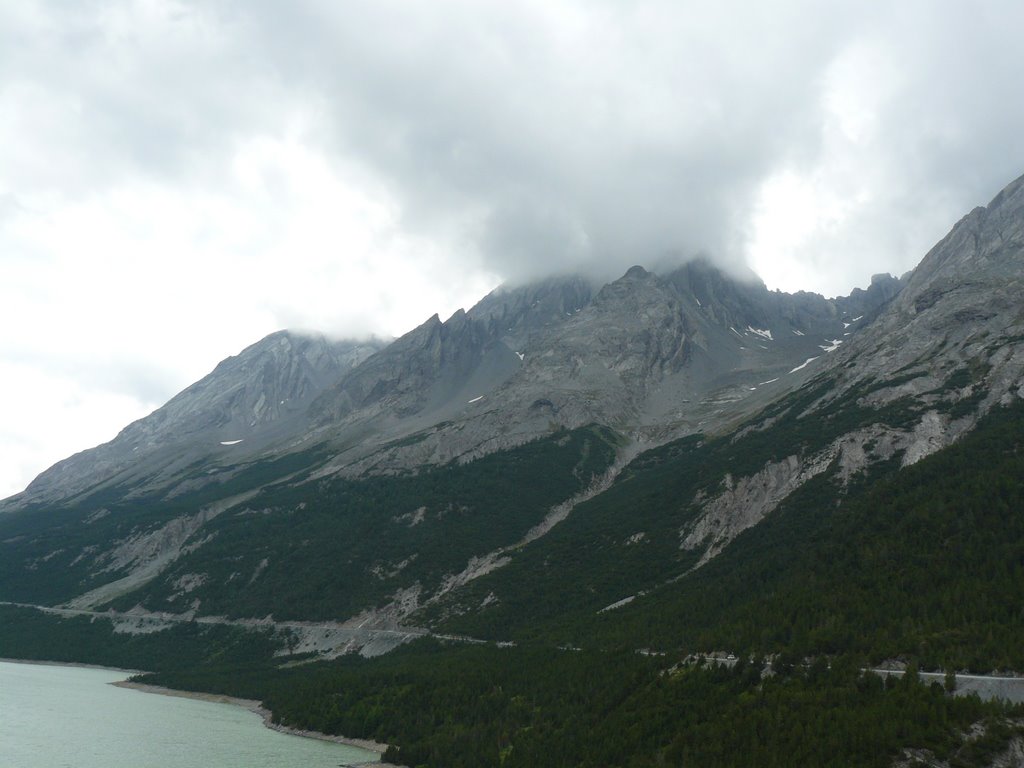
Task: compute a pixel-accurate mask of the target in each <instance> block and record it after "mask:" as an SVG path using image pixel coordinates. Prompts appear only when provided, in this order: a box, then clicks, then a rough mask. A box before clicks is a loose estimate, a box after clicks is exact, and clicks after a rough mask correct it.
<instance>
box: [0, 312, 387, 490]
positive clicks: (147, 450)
mask: <svg viewBox="0 0 1024 768" xmlns="http://www.w3.org/2000/svg"><path fill="white" fill-rule="evenodd" d="M381 346H382V343H381V342H378V341H367V342H363V341H331V340H329V339H327V338H326V337H324V336H322V335H319V334H300V333H293V332H289V331H279V332H277V333H273V334H271V335H270V336H267V337H266V338H265V339H262V340H261V341H258V342H257V343H255V344H253V345H252V346H250V347H247V348H246V349H245V350H243V351H242V352H240V353H239V354H238V355H237V356H234V357H229V358H227V359H226V360H224V361H222V362H221V363H220V364H219V365H217V367H216V368H215V369H214V370H213V371H212V372H211V373H210V374H208V375H207V376H205V377H203V378H202V379H200V380H199V381H197V382H196V383H195V384H192V385H191V386H189V387H188V388H187V389H185V390H183V391H182V392H180V393H179V394H177V395H175V396H174V397H173V398H172V399H171V400H170V401H168V402H167V404H166V405H164V406H162V407H160V408H158V409H157V410H156V411H154V412H153V413H151V414H150V415H149V416H146V417H145V418H142V419H139V420H138V421H136V422H133V423H132V424H130V425H128V426H127V427H125V428H124V429H123V430H122V431H121V432H120V433H119V434H118V435H117V437H115V438H114V439H113V440H112V441H110V442H109V443H105V444H103V445H100V446H98V447H96V448H92V449H90V450H87V451H82V452H81V453H78V454H75V455H74V456H71V457H69V458H67V459H65V460H63V461H61V462H59V463H57V464H55V465H54V466H53V467H51V468H50V469H48V470H46V471H45V472H43V473H42V474H41V475H39V477H37V478H36V479H35V480H34V481H33V482H32V483H31V484H30V485H29V486H28V488H27V489H26V490H25V492H24V493H23V494H20V495H19V496H16V497H13V498H12V499H8V500H7V501H6V502H4V503H3V506H2V507H0V509H3V508H15V507H17V506H18V505H19V504H24V503H27V502H31V503H41V502H50V503H52V502H56V501H58V500H60V499H65V498H68V497H70V496H73V495H74V494H76V493H79V492H80V491H83V490H85V489H87V488H90V487H94V486H96V485H97V484H100V483H103V482H106V481H112V480H114V479H115V478H116V482H118V483H126V482H128V481H129V479H131V480H132V481H133V482H136V483H142V482H143V481H145V480H146V479H147V478H149V481H151V482H162V483H165V484H166V483H173V481H174V478H175V473H177V472H180V471H181V470H182V469H183V468H184V467H186V466H188V465H189V464H191V463H192V462H194V461H196V460H199V459H204V458H209V459H212V460H217V459H226V458H227V457H228V456H229V455H231V454H237V455H241V456H249V455H251V454H252V453H254V452H256V451H258V450H260V449H263V448H265V447H266V446H267V445H268V444H270V443H276V444H279V443H281V442H284V441H288V440H290V439H294V438H295V437H296V436H299V435H301V431H302V429H303V427H302V425H303V424H304V423H305V414H306V409H307V408H308V406H309V404H310V403H311V402H312V400H313V399H314V398H315V397H316V395H317V394H319V393H320V392H321V391H323V390H324V389H325V388H326V387H327V386H329V385H330V384H332V383H333V382H334V381H336V380H337V379H338V377H339V376H341V375H342V374H343V373H344V372H345V371H347V370H349V369H351V368H352V367H354V366H356V365H358V364H359V363H361V362H362V361H363V360H365V359H366V358H367V357H369V356H370V355H371V354H372V353H373V352H375V351H376V350H377V349H379V348H380V347H381ZM228 460H229V461H230V459H228Z"/></svg>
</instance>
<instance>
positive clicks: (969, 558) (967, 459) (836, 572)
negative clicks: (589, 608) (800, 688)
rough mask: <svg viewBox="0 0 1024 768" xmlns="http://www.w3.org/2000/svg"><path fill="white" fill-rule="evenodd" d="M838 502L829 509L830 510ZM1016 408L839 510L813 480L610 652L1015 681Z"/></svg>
mask: <svg viewBox="0 0 1024 768" xmlns="http://www.w3.org/2000/svg"><path fill="white" fill-rule="evenodd" d="M837 500H838V502H839V503H838V506H837ZM1021 510H1024V405H1020V404H1017V405H1014V406H1013V407H1011V408H1005V409H998V410H996V411H994V412H993V413H992V414H991V415H990V416H989V417H988V418H987V419H986V420H985V421H984V422H983V423H982V424H980V425H979V427H978V428H977V429H976V430H975V431H974V432H972V433H971V434H970V435H968V436H967V437H965V438H964V439H963V440H962V441H961V442H959V443H956V444H955V445H953V446H952V447H950V448H947V449H946V450H944V451H941V452H940V453H938V454H935V455H933V456H931V457H929V458H927V459H925V460H923V461H921V462H919V463H917V464H915V465H913V466H912V467H909V468H907V469H904V470H902V471H900V472H899V473H898V474H897V473H890V474H888V475H885V476H883V477H881V478H879V479H877V480H875V481H874V482H867V481H865V482H862V483H861V484H860V485H859V486H857V487H854V488H852V489H850V491H849V493H848V494H847V495H846V496H844V495H842V494H840V493H839V492H838V489H837V488H836V487H835V486H834V485H833V483H832V482H831V481H830V480H829V479H828V478H827V477H823V476H819V477H818V478H816V479H815V480H813V481H811V482H809V483H807V484H806V485H805V486H804V487H803V488H801V489H800V490H799V491H798V492H797V493H795V494H794V495H793V496H791V497H790V498H789V499H787V501H786V502H785V503H784V504H783V505H782V506H781V507H780V508H779V509H778V510H777V511H776V512H775V513H774V514H773V515H772V516H771V517H770V518H768V519H767V520H766V521H765V522H764V523H762V524H761V525H760V526H758V527H757V528H755V529H752V530H750V531H748V532H746V533H745V534H743V535H741V536H740V537H739V538H738V539H737V540H736V541H735V542H734V543H733V545H732V546H731V547H730V548H729V549H728V550H727V551H726V552H725V553H723V554H722V555H720V556H719V557H718V558H716V559H715V560H714V561H712V562H711V563H709V564H708V565H707V566H705V567H704V568H702V569H700V570H699V571H697V572H696V573H694V574H693V575H692V576H691V577H689V578H687V579H684V580H683V581H681V582H679V583H678V584H675V585H671V586H668V587H666V588H664V589H663V590H660V591H659V592H658V593H656V594H655V595H653V596H651V597H648V598H647V599H645V600H644V601H638V602H637V603H635V604H633V605H630V606H627V607H625V608H623V609H620V610H619V611H618V612H616V614H615V615H614V616H608V618H607V619H606V620H604V621H603V622H602V623H603V626H602V627H601V628H599V630H598V631H599V632H603V633H604V636H605V637H606V638H607V639H608V640H612V639H614V638H617V639H624V638H629V639H630V640H631V641H632V642H635V643H639V644H653V645H656V646H659V645H660V646H666V647H672V646H676V645H680V644H682V645H683V646H690V647H703V648H715V647H730V648H750V649H760V650H764V651H777V650H784V649H787V650H791V651H793V652H794V653H796V654H798V655H803V654H806V653H840V652H848V651H856V652H859V653H863V654H865V655H867V656H870V657H872V658H873V659H875V660H880V659H883V658H888V657H892V656H899V655H912V656H916V657H918V658H920V660H921V662H922V664H923V665H924V666H925V667H926V668H929V669H938V668H942V667H944V666H946V665H950V664H951V665H953V666H955V667H957V668H962V667H970V668H972V669H974V670H977V671H988V670H991V669H993V668H1010V669H1024V645H1022V644H1021V643H1020V641H1019V638H1020V637H1021V636H1024V611H1021V609H1020V605H1021V598H1022V596H1024V516H1022V515H1021V514H1020V512H1021Z"/></svg>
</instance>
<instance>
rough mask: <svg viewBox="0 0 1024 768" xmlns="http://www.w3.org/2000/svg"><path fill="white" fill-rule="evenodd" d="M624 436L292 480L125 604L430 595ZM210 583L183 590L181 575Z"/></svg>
mask: <svg viewBox="0 0 1024 768" xmlns="http://www.w3.org/2000/svg"><path fill="white" fill-rule="evenodd" d="M614 439H615V436H614V435H613V433H611V432H610V431H608V430H604V429H600V428H596V427H592V428H586V429H579V430H575V431H573V432H559V433H556V434H554V435H553V436H551V437H549V438H546V439H544V440H539V441H536V442H533V443H530V444H527V445H525V446H523V447H521V448H517V449H514V450H511V451H505V452H502V453H496V454H491V455H490V456H487V457H484V458H482V459H479V460H477V461H474V462H471V463H469V464H464V465H460V464H449V465H447V466H444V467H439V468H435V469H429V470H424V471H422V472H420V473H418V474H413V475H408V476H398V477H396V476H383V477H370V478H366V479H358V480H348V479H340V480H331V481H324V482H320V483H315V484H303V485H298V486H296V485H292V484H288V485H285V484H282V485H280V486H279V487H271V488H268V489H265V490H264V491H263V492H262V493H260V494H259V495H258V496H257V497H256V498H254V499H253V500H252V501H251V502H249V505H248V506H247V507H246V508H245V509H243V510H241V511H233V512H231V513H230V514H225V515H222V516H220V517H218V518H217V519H215V520H214V521H212V522H211V523H209V524H208V525H207V526H206V527H204V529H203V534H204V536H207V537H211V538H210V541H209V542H208V543H206V544H205V545H204V546H202V547H201V548H199V549H198V550H196V551H195V552H193V553H191V554H188V555H186V556H184V557H182V558H180V559H179V560H178V561H176V562H175V564H174V566H173V567H172V568H171V569H169V570H168V571H167V573H166V574H165V575H164V576H162V577H161V579H160V580H159V581H158V582H154V583H153V584H152V585H150V586H148V587H146V588H143V589H141V590H139V591H137V592H133V593H132V594H130V595H127V596H126V597H124V598H123V599H121V600H120V601H119V602H118V603H116V605H118V606H120V607H123V608H128V607H131V606H132V605H134V604H135V603H136V602H138V601H139V600H140V599H141V600H142V603H143V605H144V606H146V607H147V608H153V609H163V610H166V609H170V610H174V609H177V610H181V609H182V608H183V607H184V606H183V605H182V603H183V602H185V601H188V602H191V601H192V600H194V599H199V600H201V601H202V610H203V611H204V612H205V613H213V614H227V615H230V616H265V615H267V614H268V613H273V614H274V616H275V617H276V618H278V619H290V618H294V619H337V618H348V617H349V616H352V615H354V614H356V613H358V612H359V611H360V610H362V609H364V608H367V607H372V606H374V605H376V604H378V603H382V602H385V601H386V600H387V599H388V598H390V597H391V596H392V595H393V594H394V593H395V591H396V590H397V589H399V588H400V587H403V586H406V585H408V584H410V583H413V582H417V581H418V582H420V583H421V584H422V585H424V588H425V592H424V594H423V595H422V596H421V599H422V598H425V597H426V596H427V595H429V593H430V590H431V589H432V588H434V587H436V586H437V585H439V584H440V582H441V580H442V578H443V577H444V576H445V575H446V574H450V573H457V572H458V571H460V570H462V569H463V568H464V567H465V566H466V564H467V563H468V562H469V560H470V558H471V557H473V556H475V555H483V554H485V553H487V552H490V551H492V550H494V549H496V548H498V547H501V546H506V545H509V544H512V543H514V542H515V541H517V540H518V539H519V538H521V537H522V536H523V535H524V534H525V533H526V532H527V531H528V530H529V529H530V528H531V527H532V526H533V525H535V524H536V523H538V522H539V521H540V520H541V519H542V518H543V517H544V515H545V514H546V513H547V512H548V510H549V509H550V508H551V507H552V506H554V505H555V504H558V503H559V502H561V501H562V500H564V499H566V498H568V497H570V496H572V495H573V494H574V493H576V492H578V491H579V490H581V489H582V488H584V487H586V485H587V484H588V483H590V482H591V480H592V479H593V478H594V476H595V475H599V474H600V473H601V472H603V471H604V469H605V468H606V467H607V466H608V465H609V464H610V463H611V461H612V459H613V457H614ZM193 573H198V574H204V576H205V579H206V581H205V583H203V584H202V585H200V586H198V587H197V588H195V589H194V590H192V591H190V592H189V593H188V594H187V595H185V596H183V597H180V598H175V592H176V591H177V588H176V585H175V582H176V581H177V579H179V578H181V577H182V576H185V575H186V574H193Z"/></svg>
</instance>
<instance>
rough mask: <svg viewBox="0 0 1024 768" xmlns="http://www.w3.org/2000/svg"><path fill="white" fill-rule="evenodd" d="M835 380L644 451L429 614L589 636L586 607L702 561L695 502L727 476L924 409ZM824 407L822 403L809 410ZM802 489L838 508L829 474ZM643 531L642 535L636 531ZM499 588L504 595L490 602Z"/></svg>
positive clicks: (509, 634) (457, 625)
mask: <svg viewBox="0 0 1024 768" xmlns="http://www.w3.org/2000/svg"><path fill="white" fill-rule="evenodd" d="M832 386H833V385H832V383H831V382H830V381H828V380H816V381H812V382H811V383H810V384H809V385H808V386H807V387H805V388H804V389H801V390H799V391H797V392H795V393H794V394H792V395H790V396H788V397H786V398H783V399H782V400H780V401H779V402H778V403H776V404H774V405H772V406H770V407H769V408H768V409H767V410H766V411H765V412H764V413H762V414H761V415H760V416H759V417H758V418H757V419H756V420H755V421H754V422H752V424H751V427H750V428H748V429H746V430H743V431H742V432H741V433H740V436H739V437H735V436H732V435H730V436H726V437H718V438H705V437H704V436H700V435H696V436H691V437H687V438H684V439H682V440H679V441H676V442H673V443H671V444H669V445H666V446H664V447H661V448H658V449H655V450H652V451H649V452H647V453H644V454H642V455H641V456H640V457H639V458H638V459H637V460H636V461H634V462H633V463H632V464H630V465H629V467H627V468H626V470H624V471H623V473H622V475H621V476H620V477H619V479H618V481H617V482H616V483H615V484H614V485H613V486H612V488H611V489H609V490H608V491H606V492H605V493H602V494H601V495H599V496H597V497H596V498H594V499H592V500H591V501H589V502H587V503H586V504H583V505H580V506H578V507H577V508H576V509H575V510H574V511H573V514H572V516H571V517H570V518H569V519H568V520H567V521H566V522H564V523H562V524H561V525H559V526H558V527H556V528H555V529H554V530H552V531H551V532H550V533H549V534H548V535H546V536H545V537H544V538H542V539H540V540H539V541H537V542H535V543H534V544H532V545H531V546H529V547H527V548H525V549H524V550H522V551H521V552H518V553H516V554H515V555H514V557H513V561H512V563H511V564H510V565H508V566H506V567H505V568H503V569H501V570H500V571H497V572H495V573H493V574H490V575H488V576H485V577H483V578H481V579H478V580H477V581H475V582H474V583H473V584H472V585H470V587H469V588H467V589H466V590H464V591H462V592H461V593H460V594H459V595H457V596H456V598H455V600H454V601H450V602H446V603H445V604H443V605H441V606H436V607H435V608H434V609H433V610H432V611H431V612H429V613H427V614H426V616H425V617H424V619H425V620H426V621H429V622H442V623H441V626H444V627H445V628H447V629H449V630H451V631H455V632H464V633H468V634H472V635H475V636H481V637H490V638H495V639H509V638H517V637H518V638H526V637H536V636H538V630H537V629H536V627H537V625H538V624H543V625H544V626H543V628H542V629H541V630H540V632H541V633H542V634H543V636H544V637H547V638H549V639H552V640H555V641H557V642H562V641H566V642H572V643H573V644H578V642H579V641H580V634H581V633H578V632H573V631H572V629H571V627H572V626H573V625H574V624H578V623H579V621H580V618H581V616H582V615H587V616H593V614H594V613H595V612H596V611H598V610H600V609H602V608H604V607H605V606H608V605H610V604H612V603H614V602H616V601H618V600H621V599H623V598H626V597H629V596H631V595H635V594H637V593H639V592H644V591H649V590H652V589H657V588H659V587H661V586H662V585H663V584H665V583H666V582H667V581H669V580H672V579H676V578H679V577H681V576H682V575H683V574H685V573H687V572H688V571H689V570H690V569H691V568H692V567H693V566H694V565H695V564H696V563H697V561H698V560H699V558H700V555H701V554H702V550H700V549H697V550H694V551H688V550H681V549H680V546H679V545H680V541H681V536H680V530H681V529H682V528H683V527H684V526H686V524H687V523H689V522H690V521H691V520H692V519H693V518H694V516H695V515H696V514H697V512H698V511H699V510H698V507H697V505H696V504H695V503H694V501H695V499H697V498H700V497H702V496H704V497H708V496H713V495H715V494H716V493H718V492H720V491H721V490H722V487H723V481H724V479H725V478H726V476H727V475H728V476H732V477H734V478H739V477H743V476H745V475H751V474H754V473H756V472H757V471H758V470H760V469H761V468H763V467H764V465H765V464H766V463H768V462H777V461H782V460H784V459H786V458H787V457H788V456H803V455H810V454H813V453H814V452H816V451H819V450H821V449H822V448H824V447H825V446H827V445H828V444H829V443H830V442H831V441H832V440H834V439H835V438H836V437H838V436H840V435H843V434H846V433H848V432H849V431H851V430H854V429H856V428H858V427H862V426H864V425H867V424H874V423H879V422H881V423H885V424H888V425H889V426H893V427H897V426H905V425H907V424H909V423H911V422H912V421H914V420H915V419H916V418H918V416H919V409H918V408H917V406H916V405H915V404H913V403H911V402H910V401H909V400H898V401H896V402H894V403H890V404H888V405H887V406H885V407H884V408H883V409H880V410H879V409H873V408H869V407H866V406H862V405H859V404H858V400H859V399H860V398H861V397H863V395H864V392H865V391H866V390H870V389H871V388H872V387H873V385H865V388H866V389H865V388H862V389H857V390H854V391H852V392H848V393H846V394H845V395H844V396H843V397H842V398H837V399H835V400H832V401H829V402H827V403H825V404H822V403H823V399H824V398H826V397H827V396H829V395H830V393H831V391H832ZM812 405H817V407H816V408H815V409H814V410H813V411H812V412H810V413H809V414H808V415H802V414H804V413H805V412H806V411H807V410H808V409H809V408H811V406H812ZM765 423H767V425H768V426H767V427H765V428H761V427H762V426H763V425H764V424H765ZM882 469H883V470H885V469H892V467H883V468H882ZM802 494H803V495H802V496H801V498H803V499H804V504H805V505H806V504H808V503H812V504H814V503H818V502H815V501H814V500H813V498H812V497H814V496H815V495H817V497H818V501H819V502H820V504H822V505H824V506H826V507H827V506H829V504H831V503H834V501H835V497H836V489H835V488H834V487H832V486H831V485H828V484H826V485H821V484H820V483H818V484H812V485H811V486H809V487H808V488H806V489H804V490H803V491H802ZM815 508H816V509H817V508H818V507H815ZM815 514H816V513H815ZM640 533H642V534H643V537H642V538H637V539H633V538H632V537H634V536H636V535H637V534H640ZM797 535H798V536H799V535H800V534H799V532H798V533H797ZM627 542H633V543H627ZM492 594H493V595H494V596H495V597H496V598H497V600H496V601H495V600H491V601H489V604H488V606H487V607H486V608H484V609H483V610H480V609H479V606H480V605H481V604H482V603H483V602H484V601H485V600H486V599H487V598H488V596H490V595H492ZM641 602H642V601H641ZM563 627H564V628H565V629H564V630H563ZM641 644H642V643H641Z"/></svg>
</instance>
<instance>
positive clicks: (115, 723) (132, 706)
mask: <svg viewBox="0 0 1024 768" xmlns="http://www.w3.org/2000/svg"><path fill="white" fill-rule="evenodd" d="M127 677H128V673H127V672H120V671H117V670H109V669H85V668H82V667H62V666H46V665H40V664H14V663H9V662H0V766H12V768H13V767H14V766H17V767H18V768H321V766H322V767H323V768H337V766H338V765H347V764H350V763H361V762H368V761H371V760H377V759H378V757H379V756H378V755H377V753H375V752H368V751H366V750H363V749H359V748H357V747H349V746H346V745H344V744H334V743H332V742H327V741H318V740H316V739H306V738H302V737H299V736H292V735H290V734H284V733H279V732H277V731H273V730H271V729H269V728H266V727H265V726H264V725H263V721H262V719H261V718H260V716H259V715H257V714H256V713H254V712H250V711H249V710H247V709H245V708H243V707H239V706H235V705H232V704H219V703H214V702H208V701H198V700H195V699H183V698H177V697H172V696H159V695H155V694H152V693H143V692H141V691H134V690H131V689H126V688H117V687H115V686H113V685H109V683H112V682H115V681H117V680H125V679H127Z"/></svg>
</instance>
